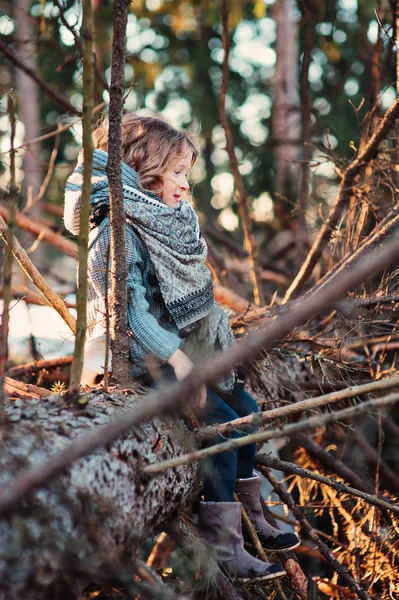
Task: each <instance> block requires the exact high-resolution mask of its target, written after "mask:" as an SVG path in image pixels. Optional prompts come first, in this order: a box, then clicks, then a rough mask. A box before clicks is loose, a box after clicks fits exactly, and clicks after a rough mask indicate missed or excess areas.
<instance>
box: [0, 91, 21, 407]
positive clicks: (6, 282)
mask: <svg viewBox="0 0 399 600" xmlns="http://www.w3.org/2000/svg"><path fill="white" fill-rule="evenodd" d="M7 108H8V114H9V119H10V129H11V131H10V147H11V152H10V185H9V190H8V198H7V204H8V210H9V214H10V221H9V226H8V232H7V248H6V252H5V257H4V273H3V314H2V318H1V333H0V335H1V346H0V400H2V399H3V398H4V397H5V392H4V376H5V371H6V367H7V360H8V327H9V318H10V315H9V307H10V300H11V279H12V245H13V240H14V228H15V215H16V202H15V201H16V195H17V191H18V188H17V185H16V182H15V148H14V142H15V131H16V118H15V105H14V98H13V97H12V95H11V94H9V95H8V97H7Z"/></svg>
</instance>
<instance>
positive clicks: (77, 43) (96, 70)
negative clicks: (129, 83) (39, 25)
mask: <svg viewBox="0 0 399 600" xmlns="http://www.w3.org/2000/svg"><path fill="white" fill-rule="evenodd" d="M53 3H54V5H55V6H57V8H58V9H59V11H60V12H59V15H58V16H59V18H60V19H61V21H62V24H63V25H64V27H66V29H68V31H70V32H71V33H72V35H73V38H74V40H75V46H76V47H77V48H78V49H79V52H80V55H81V56H83V52H84V51H83V44H82V42H81V39H80V37H79V36H78V34H77V33H76V29H75V27H73V26H72V25H70V23H68V21H67V19H66V18H65V15H64V11H65V9H64V7H63V6H62V4H61V2H59V0H53ZM93 65H94V73H95V75H96V78H97V79H98V81H99V82H100V83H101V85H102V87H103V88H104V90H107V91H109V85H108V83H107V80H106V79H105V77H104V74H103V73H101V72H100V70H99V68H98V64H97V60H96V55H95V53H93Z"/></svg>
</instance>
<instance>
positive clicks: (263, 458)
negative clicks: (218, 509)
mask: <svg viewBox="0 0 399 600" xmlns="http://www.w3.org/2000/svg"><path fill="white" fill-rule="evenodd" d="M255 462H256V463H257V464H258V465H262V466H264V467H269V468H270V469H276V470H277V471H283V472H284V473H289V474H290V475H297V476H298V477H302V478H305V479H312V480H313V481H318V482H319V483H322V484H324V485H328V486H329V487H331V488H333V489H334V490H336V491H337V492H339V493H340V494H342V493H345V494H350V495H351V496H356V498H362V500H365V501H366V502H367V503H368V504H372V505H373V506H378V507H379V508H384V509H385V508H386V504H387V503H386V502H384V501H383V500H380V499H379V498H377V496H373V495H372V494H367V493H366V492H362V491H360V490H357V489H355V488H353V487H350V486H348V485H345V484H344V483H341V482H340V481H336V480H335V479H332V478H330V477H324V475H320V474H319V473H315V472H314V471H310V470H309V469H304V468H303V467H298V466H297V465H294V464H293V463H290V462H287V461H285V460H280V459H279V458H276V457H275V456H272V455H271V454H257V455H256V458H255Z"/></svg>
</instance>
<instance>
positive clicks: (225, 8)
mask: <svg viewBox="0 0 399 600" xmlns="http://www.w3.org/2000/svg"><path fill="white" fill-rule="evenodd" d="M228 19H229V0H222V27H223V33H222V41H223V50H224V58H223V75H222V86H221V90H220V97H219V118H220V122H221V124H222V127H223V129H224V132H225V134H226V149H227V153H228V155H229V159H230V167H231V171H232V173H233V177H234V185H235V188H236V194H237V203H238V211H239V213H240V219H241V225H242V230H243V234H244V249H245V250H246V251H247V252H248V260H249V270H250V271H249V272H250V277H251V282H252V286H253V290H254V300H255V304H257V305H258V306H260V305H262V304H264V300H263V295H262V288H261V286H260V275H259V273H260V268H259V265H258V260H257V256H256V246H255V239H254V235H253V231H252V223H251V219H250V218H249V213H248V206H247V200H246V197H245V190H244V184H243V181H242V177H241V174H240V172H239V170H238V161H237V156H236V153H235V149H234V141H233V136H232V134H231V130H230V126H229V123H228V120H227V116H226V94H227V86H228V83H229V52H230V34H229V25H228Z"/></svg>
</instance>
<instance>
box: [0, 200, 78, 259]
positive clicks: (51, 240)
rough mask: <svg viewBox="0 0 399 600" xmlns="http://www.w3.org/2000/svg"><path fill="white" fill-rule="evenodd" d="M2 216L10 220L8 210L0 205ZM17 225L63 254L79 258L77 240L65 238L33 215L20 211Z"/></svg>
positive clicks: (0, 214)
mask: <svg viewBox="0 0 399 600" xmlns="http://www.w3.org/2000/svg"><path fill="white" fill-rule="evenodd" d="M0 217H2V220H3V219H4V220H5V221H7V222H8V221H9V216H8V210H7V209H6V208H5V206H0ZM16 225H17V227H19V228H20V229H23V230H24V231H29V233H32V234H33V235H36V236H40V237H41V239H42V240H43V241H45V242H47V243H48V244H51V246H53V247H54V248H57V250H59V251H60V252H61V253H62V254H66V255H67V256H71V257H72V258H74V259H76V260H77V258H78V247H77V245H76V244H75V242H72V241H71V240H68V239H66V238H64V237H63V236H62V235H60V234H59V233H56V232H55V231H53V230H52V229H51V228H50V227H47V226H46V225H44V224H43V223H42V222H39V221H36V220H35V219H33V217H31V216H27V215H23V214H22V213H18V215H17V218H16Z"/></svg>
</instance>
